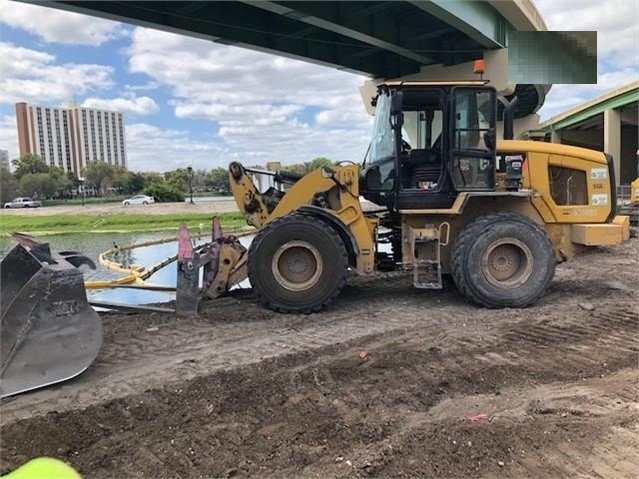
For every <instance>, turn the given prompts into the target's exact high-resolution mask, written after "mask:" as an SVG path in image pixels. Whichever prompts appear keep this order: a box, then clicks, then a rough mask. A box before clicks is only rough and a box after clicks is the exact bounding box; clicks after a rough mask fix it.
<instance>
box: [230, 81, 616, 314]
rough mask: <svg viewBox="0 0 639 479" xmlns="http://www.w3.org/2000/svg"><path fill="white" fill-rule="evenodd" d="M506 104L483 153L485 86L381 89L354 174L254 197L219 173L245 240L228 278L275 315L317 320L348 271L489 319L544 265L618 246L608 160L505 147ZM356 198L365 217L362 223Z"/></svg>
mask: <svg viewBox="0 0 639 479" xmlns="http://www.w3.org/2000/svg"><path fill="white" fill-rule="evenodd" d="M516 101H517V100H516V99H515V100H513V102H511V103H508V104H507V105H506V106H505V107H504V108H503V120H504V122H503V124H504V135H503V137H504V139H503V140H497V138H496V136H497V135H496V127H497V115H498V99H497V95H496V92H495V90H494V88H492V87H491V86H489V85H487V83H486V82H483V81H482V82H475V81H469V82H462V83H442V82H430V83H428V82H387V83H384V84H382V85H380V86H379V88H378V92H377V96H376V98H374V99H373V105H374V106H375V121H374V128H373V136H372V139H371V143H370V147H369V150H368V152H367V154H366V158H365V161H364V164H363V167H362V168H360V167H359V166H358V165H356V164H349V163H342V164H338V165H336V166H331V167H325V168H320V169H317V170H315V171H312V172H310V173H308V174H307V175H305V176H300V175H295V174H292V173H289V172H274V173H270V174H271V175H273V177H274V178H273V180H274V182H275V184H276V185H281V187H280V188H275V187H270V188H269V189H268V190H266V191H259V190H258V189H257V188H256V187H255V184H254V183H253V181H252V175H254V174H256V173H259V172H257V171H255V170H250V169H247V168H244V167H243V166H242V165H241V164H239V163H232V164H231V165H230V167H229V177H230V182H231V188H232V190H233V194H234V197H235V200H236V202H237V204H238V207H239V208H240V210H241V211H242V212H243V214H244V216H245V217H246V219H247V222H248V223H249V224H251V225H253V226H254V227H256V228H257V229H258V232H257V234H256V236H255V239H254V240H253V242H252V244H251V246H250V248H249V251H248V255H246V254H245V255H243V256H242V257H241V258H240V259H235V260H234V263H233V264H231V265H230V271H232V272H233V274H234V277H235V278H236V279H237V278H241V277H243V276H244V275H245V274H247V275H248V277H249V279H250V282H251V285H252V287H253V289H254V290H255V292H256V293H257V295H258V297H259V298H260V300H261V301H262V302H263V304H265V305H266V306H268V307H269V308H272V309H274V310H276V311H281V312H291V313H311V312H314V311H319V310H321V309H322V308H324V307H325V306H326V305H328V304H329V303H330V302H331V301H332V300H333V299H335V298H336V297H337V296H338V295H339V293H340V291H341V290H342V288H343V287H344V285H345V283H346V279H347V272H348V271H349V270H354V271H356V272H357V273H359V274H363V275H370V274H374V273H375V272H376V271H389V270H405V271H412V275H413V282H414V286H415V287H417V288H425V289H440V288H442V276H443V275H450V276H451V277H452V280H453V281H454V283H455V285H456V286H457V288H458V289H459V290H460V291H461V292H462V293H463V294H464V295H465V296H466V297H467V298H468V299H469V300H470V301H472V302H474V303H476V304H478V305H481V306H484V307H489V308H502V307H525V306H528V305H530V304H532V303H534V302H535V301H537V300H538V299H539V298H540V297H541V296H542V295H543V294H544V292H545V290H546V288H547V287H548V285H549V284H550V283H551V281H552V279H553V276H554V272H555V265H556V264H557V263H559V262H562V261H566V260H568V259H570V258H571V257H573V255H575V254H576V253H578V252H579V251H580V250H582V249H584V248H587V247H591V246H599V245H604V246H607V245H616V244H619V243H621V242H623V241H625V240H627V239H628V238H629V222H628V217H626V216H616V215H615V211H616V188H615V184H614V178H615V175H614V172H613V161H612V158H611V157H610V156H609V155H607V154H604V153H601V152H597V151H591V150H587V149H583V148H576V147H571V146H566V145H558V144H549V143H542V142H534V141H518V140H513V139H512V137H513V127H512V125H513V115H514V106H515V104H516ZM502 103H507V102H502ZM362 197H363V199H365V200H368V202H371V203H373V204H374V205H377V206H378V208H377V210H375V211H371V212H365V211H364V209H363V207H362V201H361V198H362ZM383 250H385V251H383ZM221 257H222V258H224V252H222V253H221ZM230 286H231V284H227V285H226V287H225V288H224V289H226V288H228V287H230Z"/></svg>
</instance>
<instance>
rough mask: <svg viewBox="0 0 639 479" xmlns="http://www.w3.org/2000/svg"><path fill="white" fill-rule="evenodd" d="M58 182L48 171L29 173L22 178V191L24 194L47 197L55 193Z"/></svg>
mask: <svg viewBox="0 0 639 479" xmlns="http://www.w3.org/2000/svg"><path fill="white" fill-rule="evenodd" d="M57 190H58V184H57V182H56V180H54V179H53V178H52V177H51V175H49V174H48V173H27V174H25V175H23V176H22V178H20V192H21V193H22V195H24V196H33V197H36V198H47V197H50V196H53V195H55V193H56V191H57Z"/></svg>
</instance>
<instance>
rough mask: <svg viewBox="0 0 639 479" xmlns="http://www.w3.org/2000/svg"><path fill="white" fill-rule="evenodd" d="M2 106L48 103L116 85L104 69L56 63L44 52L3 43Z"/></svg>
mask: <svg viewBox="0 0 639 479" xmlns="http://www.w3.org/2000/svg"><path fill="white" fill-rule="evenodd" d="M0 58H2V75H1V76H0V102H2V103H16V102H19V101H27V102H38V103H48V102H56V101H64V100H68V99H71V98H73V97H74V96H75V95H82V94H85V93H87V92H89V91H92V90H100V89H103V88H109V87H110V86H112V85H113V81H112V79H111V74H112V72H113V68H112V67H110V66H105V65H93V64H79V63H62V64H58V63H56V57H55V56H53V55H50V54H48V53H45V52H41V51H36V50H31V49H28V48H24V47H19V46H15V45H13V44H11V43H5V42H0Z"/></svg>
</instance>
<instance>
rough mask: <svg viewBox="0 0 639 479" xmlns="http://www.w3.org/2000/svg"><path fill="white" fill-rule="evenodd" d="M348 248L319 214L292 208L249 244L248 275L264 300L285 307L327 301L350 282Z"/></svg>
mask: <svg viewBox="0 0 639 479" xmlns="http://www.w3.org/2000/svg"><path fill="white" fill-rule="evenodd" d="M347 268H348V252H347V250H346V247H345V245H344V242H343V241H342V239H341V238H340V236H339V234H338V233H337V232H336V231H335V230H334V229H333V228H332V227H331V226H330V225H329V224H328V223H326V222H325V221H323V220H322V219H320V218H316V217H311V216H306V215H301V214H291V215H286V216H283V217H281V218H278V219H276V220H273V221H271V222H270V223H268V224H267V225H266V226H265V227H264V228H263V229H262V230H261V231H260V232H259V233H258V234H257V235H256V236H255V239H254V240H253V242H252V243H251V246H250V248H249V255H248V276H249V280H250V282H251V286H252V287H253V290H254V291H255V292H256V293H257V296H258V298H259V300H260V302H262V303H263V304H265V305H266V306H267V307H269V308H271V309H273V310H275V311H279V312H281V313H305V314H308V313H312V312H317V311H320V310H321V309H323V308H324V307H326V306H327V305H328V304H329V303H330V302H331V301H332V300H333V299H334V298H336V297H337V295H338V294H339V293H340V291H341V290H342V288H343V287H344V285H345V284H346V274H347Z"/></svg>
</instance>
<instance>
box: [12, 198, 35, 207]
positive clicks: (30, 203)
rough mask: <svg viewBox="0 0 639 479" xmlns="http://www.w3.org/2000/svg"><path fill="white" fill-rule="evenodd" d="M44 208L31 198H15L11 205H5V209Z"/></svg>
mask: <svg viewBox="0 0 639 479" xmlns="http://www.w3.org/2000/svg"><path fill="white" fill-rule="evenodd" d="M38 206H42V202H40V201H37V200H32V199H31V198H14V199H13V200H11V201H10V202H9V203H5V204H4V207H5V208H37V207H38Z"/></svg>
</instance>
